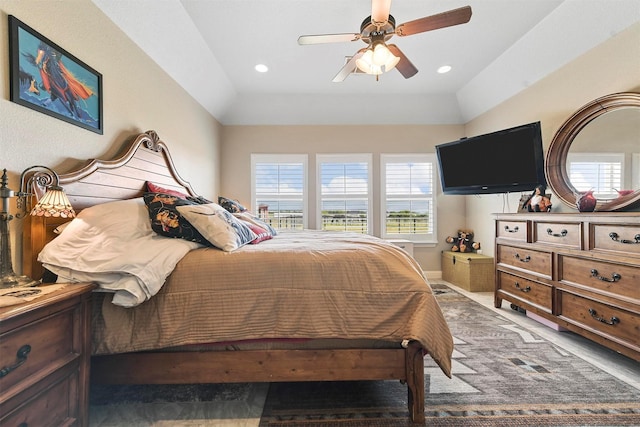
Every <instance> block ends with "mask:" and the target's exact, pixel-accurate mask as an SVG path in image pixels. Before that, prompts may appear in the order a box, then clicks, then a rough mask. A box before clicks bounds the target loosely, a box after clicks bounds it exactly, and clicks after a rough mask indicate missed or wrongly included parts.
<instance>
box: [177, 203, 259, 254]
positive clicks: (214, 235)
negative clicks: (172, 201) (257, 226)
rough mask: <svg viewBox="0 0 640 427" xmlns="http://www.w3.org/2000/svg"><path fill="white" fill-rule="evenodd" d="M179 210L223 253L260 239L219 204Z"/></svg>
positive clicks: (186, 206)
mask: <svg viewBox="0 0 640 427" xmlns="http://www.w3.org/2000/svg"><path fill="white" fill-rule="evenodd" d="M177 209H178V212H180V215H182V216H183V217H184V218H185V219H186V220H187V221H189V222H190V223H191V224H193V226H194V227H195V228H196V229H197V230H198V231H199V232H200V234H202V235H203V236H204V237H205V238H206V239H207V240H208V241H209V243H211V244H212V245H213V246H215V247H217V248H220V249H222V250H223V251H226V252H231V251H234V250H236V249H238V248H239V247H241V246H244V245H246V244H247V243H249V242H251V241H252V240H254V239H255V238H256V237H258V236H257V235H256V234H255V233H254V232H253V231H251V229H250V228H249V227H247V226H246V225H245V224H243V223H242V222H241V221H239V220H238V219H236V218H234V217H233V215H231V214H230V213H229V212H227V211H226V210H225V209H224V208H223V207H222V206H220V205H218V204H217V203H209V204H207V205H184V206H178V207H177Z"/></svg>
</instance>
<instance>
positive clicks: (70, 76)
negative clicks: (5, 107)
mask: <svg viewBox="0 0 640 427" xmlns="http://www.w3.org/2000/svg"><path fill="white" fill-rule="evenodd" d="M9 80H10V85H9V86H10V100H11V101H12V102H15V103H16V104H20V105H22V106H25V107H27V108H31V109H32V110H36V111H39V112H41V113H43V114H47V115H49V116H52V117H55V118H57V119H60V120H64V121H65V122H68V123H71V124H74V125H76V126H80V127H81V128H84V129H87V130H90V131H92V132H95V133H98V134H100V135H102V134H103V131H104V120H103V108H102V101H103V100H102V96H103V95H102V74H100V73H99V72H97V71H96V70H94V69H93V68H91V67H90V66H88V65H87V64H85V63H84V62H82V61H80V60H79V59H78V58H76V57H75V56H73V55H71V54H70V53H69V52H67V51H66V50H64V49H62V48H61V47H60V46H58V45H57V44H56V43H54V42H52V41H51V40H49V39H48V38H46V37H44V36H43V35H42V34H40V33H38V32H37V31H35V30H34V29H33V28H31V27H29V26H28V25H26V24H25V23H24V22H22V21H20V20H19V19H18V18H16V17H15V16H12V15H9Z"/></svg>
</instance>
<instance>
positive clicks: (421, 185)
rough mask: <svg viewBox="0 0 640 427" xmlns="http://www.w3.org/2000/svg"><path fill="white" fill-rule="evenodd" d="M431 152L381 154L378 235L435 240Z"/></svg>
mask: <svg viewBox="0 0 640 427" xmlns="http://www.w3.org/2000/svg"><path fill="white" fill-rule="evenodd" d="M435 170H436V168H435V155H434V154H382V155H381V156H380V173H381V177H380V183H381V186H382V192H381V197H380V199H381V203H382V208H381V213H382V215H381V216H382V227H381V230H382V237H383V238H396V239H408V240H412V241H416V242H435V241H436V235H437V234H436V231H435V224H436V221H435V212H436V206H435V205H436V199H435V196H434V187H435V184H434V183H435Z"/></svg>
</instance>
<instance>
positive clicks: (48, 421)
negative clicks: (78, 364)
mask: <svg viewBox="0 0 640 427" xmlns="http://www.w3.org/2000/svg"><path fill="white" fill-rule="evenodd" d="M77 387H78V373H77V371H76V372H74V374H73V375H71V376H67V377H65V378H63V379H62V380H61V381H59V382H57V383H55V384H53V385H51V386H50V387H48V388H46V389H44V390H43V391H42V392H41V393H39V394H37V395H35V396H33V397H32V398H31V399H28V400H26V401H25V402H24V403H23V404H22V405H21V406H19V407H18V408H16V409H15V410H13V411H12V412H10V413H8V414H5V412H4V410H3V408H2V407H1V406H0V425H2V426H7V427H9V426H11V427H14V426H42V427H46V426H52V427H53V426H62V425H66V426H70V425H78V406H77V401H74V399H73V398H72V396H73V391H74V390H75V389H77Z"/></svg>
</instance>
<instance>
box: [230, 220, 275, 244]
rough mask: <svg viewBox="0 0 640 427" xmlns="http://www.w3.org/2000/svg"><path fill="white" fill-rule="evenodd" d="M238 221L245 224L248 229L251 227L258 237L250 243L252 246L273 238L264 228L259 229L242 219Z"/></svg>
mask: <svg viewBox="0 0 640 427" xmlns="http://www.w3.org/2000/svg"><path fill="white" fill-rule="evenodd" d="M238 221H240V222H242V223H243V224H245V225H246V226H247V227H249V228H250V229H251V231H253V232H254V233H255V234H256V236H258V237H256V238H255V239H253V240H252V241H251V242H250V243H251V244H252V245H255V244H258V243H260V242H262V241H264V240H269V239H272V238H273V236H272V235H271V233H269V232H268V231H267V230H265V229H264V228H262V227H259V226H257V225H255V224H253V223H250V222H249V221H244V220H242V219H239V220H238Z"/></svg>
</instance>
